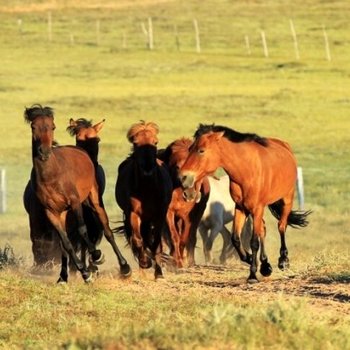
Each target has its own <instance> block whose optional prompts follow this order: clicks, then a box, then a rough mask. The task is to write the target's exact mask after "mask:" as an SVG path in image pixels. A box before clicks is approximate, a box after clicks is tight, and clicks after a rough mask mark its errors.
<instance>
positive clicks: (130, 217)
mask: <svg viewBox="0 0 350 350" xmlns="http://www.w3.org/2000/svg"><path fill="white" fill-rule="evenodd" d="M157 132H158V127H157V126H156V125H155V124H154V123H145V122H141V123H139V124H135V125H133V126H132V127H131V129H130V130H129V132H128V139H129V141H130V142H132V143H133V153H132V154H131V155H130V156H129V157H128V158H127V159H126V160H125V161H124V162H122V163H121V164H120V166H119V168H118V177H117V182H116V186H115V198H116V201H117V204H118V205H119V207H120V208H121V209H122V211H123V215H124V227H123V230H124V233H125V236H126V238H127V240H128V242H129V244H130V245H131V248H132V252H133V254H134V256H135V257H136V258H137V259H138V263H139V266H140V267H141V268H150V267H151V266H152V260H153V261H155V278H160V277H163V272H162V268H161V254H162V246H161V238H162V232H163V231H164V229H165V225H166V214H167V210H168V206H169V203H170V200H171V194H172V182H171V178H170V175H169V172H168V170H167V169H166V167H165V165H164V164H163V163H162V162H161V161H159V160H158V159H157V147H156V144H157V142H158V139H157V137H156V134H157Z"/></svg>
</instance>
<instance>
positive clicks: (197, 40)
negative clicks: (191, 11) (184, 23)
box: [193, 19, 201, 53]
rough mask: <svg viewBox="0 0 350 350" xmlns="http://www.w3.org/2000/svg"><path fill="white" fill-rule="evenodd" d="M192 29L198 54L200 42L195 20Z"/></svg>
mask: <svg viewBox="0 0 350 350" xmlns="http://www.w3.org/2000/svg"><path fill="white" fill-rule="evenodd" d="M193 27H194V34H195V37H196V51H197V52H198V53H200V52H201V41H200V37H199V27H198V21H197V20H196V19H194V20H193Z"/></svg>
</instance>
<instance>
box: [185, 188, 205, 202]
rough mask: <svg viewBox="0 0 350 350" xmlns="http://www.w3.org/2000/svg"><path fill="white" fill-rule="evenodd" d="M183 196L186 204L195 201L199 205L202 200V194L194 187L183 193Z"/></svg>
mask: <svg viewBox="0 0 350 350" xmlns="http://www.w3.org/2000/svg"><path fill="white" fill-rule="evenodd" d="M182 196H183V198H184V200H185V201H186V202H192V201H195V202H196V203H199V202H200V200H201V198H202V194H201V193H200V192H197V191H196V190H195V188H194V187H191V188H186V189H185V190H184V191H183V193H182Z"/></svg>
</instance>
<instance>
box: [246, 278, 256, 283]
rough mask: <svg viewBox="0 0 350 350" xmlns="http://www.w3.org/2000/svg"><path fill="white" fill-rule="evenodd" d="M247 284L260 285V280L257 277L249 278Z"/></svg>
mask: <svg viewBox="0 0 350 350" xmlns="http://www.w3.org/2000/svg"><path fill="white" fill-rule="evenodd" d="M247 283H249V284H256V283H259V280H258V279H257V278H256V277H255V278H254V277H249V278H248V279H247Z"/></svg>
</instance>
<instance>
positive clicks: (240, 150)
mask: <svg viewBox="0 0 350 350" xmlns="http://www.w3.org/2000/svg"><path fill="white" fill-rule="evenodd" d="M245 147H247V143H244V142H241V143H237V142H232V141H229V140H227V139H226V138H222V139H221V142H220V153H221V157H220V163H221V164H220V167H222V168H223V169H224V170H225V172H226V174H228V176H229V177H230V179H232V180H234V181H235V182H237V183H240V182H241V181H242V179H244V177H245V175H246V174H247V171H248V172H251V170H250V171H249V167H250V163H251V161H250V159H251V154H250V152H249V151H248V152H247V150H246V149H245Z"/></svg>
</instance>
